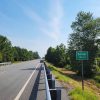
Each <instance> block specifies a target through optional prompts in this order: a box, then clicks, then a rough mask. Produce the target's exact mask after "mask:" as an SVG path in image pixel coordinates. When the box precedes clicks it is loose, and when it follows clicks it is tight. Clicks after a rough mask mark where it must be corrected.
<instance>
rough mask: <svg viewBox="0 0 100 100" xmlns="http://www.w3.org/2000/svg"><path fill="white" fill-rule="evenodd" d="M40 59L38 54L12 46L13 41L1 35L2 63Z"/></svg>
mask: <svg viewBox="0 0 100 100" xmlns="http://www.w3.org/2000/svg"><path fill="white" fill-rule="evenodd" d="M37 58H39V55H38V52H33V51H28V50H27V49H25V48H20V47H17V46H14V47H13V46H12V44H11V41H10V40H9V39H8V38H7V37H5V36H2V35H0V62H9V61H11V62H18V61H27V60H33V59H37Z"/></svg>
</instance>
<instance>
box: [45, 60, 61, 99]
mask: <svg viewBox="0 0 100 100" xmlns="http://www.w3.org/2000/svg"><path fill="white" fill-rule="evenodd" d="M44 72H45V87H46V100H61V89H57V88H56V87H55V79H54V78H53V77H52V74H51V73H50V70H49V69H48V68H47V65H46V64H45V62H44Z"/></svg>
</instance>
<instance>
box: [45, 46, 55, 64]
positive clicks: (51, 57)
mask: <svg viewBox="0 0 100 100" xmlns="http://www.w3.org/2000/svg"><path fill="white" fill-rule="evenodd" d="M45 59H46V60H47V61H48V62H51V63H53V64H54V63H55V48H52V47H49V48H48V50H47V54H46V56H45Z"/></svg>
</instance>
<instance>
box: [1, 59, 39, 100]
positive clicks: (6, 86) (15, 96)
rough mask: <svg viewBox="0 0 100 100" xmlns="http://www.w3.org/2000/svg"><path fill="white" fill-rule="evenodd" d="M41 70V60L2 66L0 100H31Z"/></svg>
mask: <svg viewBox="0 0 100 100" xmlns="http://www.w3.org/2000/svg"><path fill="white" fill-rule="evenodd" d="M40 69H41V64H40V60H33V61H26V62H21V63H16V64H11V65H7V66H1V67H0V100H31V97H30V96H31V95H32V90H33V87H34V84H36V78H37V76H39V72H40ZM32 99H33V100H35V99H34V98H32Z"/></svg>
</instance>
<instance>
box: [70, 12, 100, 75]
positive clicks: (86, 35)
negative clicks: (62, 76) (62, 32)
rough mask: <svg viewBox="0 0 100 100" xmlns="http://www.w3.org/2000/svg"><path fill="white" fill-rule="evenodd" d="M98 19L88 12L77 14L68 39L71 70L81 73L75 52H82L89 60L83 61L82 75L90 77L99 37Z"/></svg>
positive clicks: (99, 21) (99, 22) (99, 20)
mask: <svg viewBox="0 0 100 100" xmlns="http://www.w3.org/2000/svg"><path fill="white" fill-rule="evenodd" d="M99 26H100V19H99V18H98V19H94V18H93V16H92V14H91V13H90V12H88V13H86V12H82V11H81V12H79V13H78V14H77V17H76V20H75V21H74V22H73V23H72V25H71V28H72V30H73V33H71V34H70V38H69V56H70V61H71V66H72V69H74V70H76V71H78V73H79V74H80V73H81V63H80V61H76V59H75V53H76V51H79V50H83V51H88V52H89V60H88V61H84V75H85V76H90V75H91V74H92V73H93V71H94V67H93V64H94V60H95V57H96V53H97V51H98V45H97V44H96V41H97V40H98V39H97V37H98V36H99V35H100V29H99Z"/></svg>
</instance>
